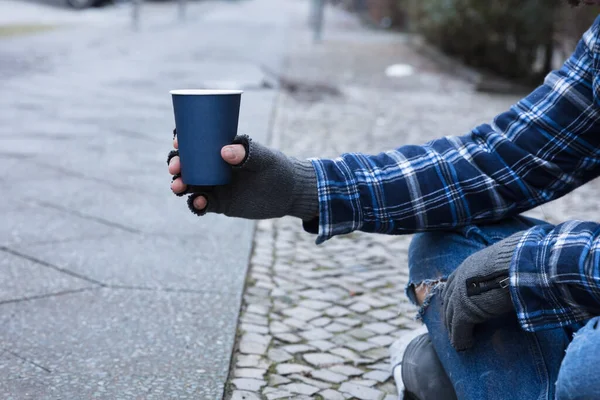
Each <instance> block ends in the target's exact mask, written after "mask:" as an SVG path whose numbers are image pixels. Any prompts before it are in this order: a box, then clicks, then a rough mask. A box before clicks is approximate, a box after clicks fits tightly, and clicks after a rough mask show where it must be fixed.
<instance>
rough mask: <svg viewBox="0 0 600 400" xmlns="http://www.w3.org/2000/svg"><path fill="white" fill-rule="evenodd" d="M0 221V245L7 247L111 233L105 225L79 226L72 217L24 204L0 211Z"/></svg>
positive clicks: (79, 221)
mask: <svg viewBox="0 0 600 400" xmlns="http://www.w3.org/2000/svg"><path fill="white" fill-rule="evenodd" d="M28 184H31V185H34V184H32V183H30V182H28ZM49 185H56V183H55V182H52V183H50V184H49ZM34 186H35V185H34ZM0 220H1V221H2V223H1V224H0V245H5V246H8V247H15V246H23V245H29V244H35V243H48V242H50V243H52V242H59V241H69V240H78V239H82V238H99V237H103V236H107V235H111V234H113V233H114V228H112V227H110V226H107V225H105V224H102V223H99V222H96V221H84V222H85V224H83V223H82V220H81V219H80V218H77V217H76V216H73V215H72V214H68V213H65V212H61V211H58V210H55V209H51V208H47V207H40V206H39V205H36V204H35V203H33V202H26V201H23V202H21V203H20V204H19V205H18V206H17V205H15V207H13V208H12V209H11V208H9V209H8V210H0ZM41 227H43V229H40V228H41Z"/></svg>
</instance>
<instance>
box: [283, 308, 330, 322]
mask: <svg viewBox="0 0 600 400" xmlns="http://www.w3.org/2000/svg"><path fill="white" fill-rule="evenodd" d="M283 313H284V314H285V315H287V316H289V317H293V318H295V319H299V320H301V321H310V320H311V319H315V318H317V317H320V316H321V313H320V312H318V311H315V310H311V309H310V308H305V307H294V308H288V309H287V310H284V311H283Z"/></svg>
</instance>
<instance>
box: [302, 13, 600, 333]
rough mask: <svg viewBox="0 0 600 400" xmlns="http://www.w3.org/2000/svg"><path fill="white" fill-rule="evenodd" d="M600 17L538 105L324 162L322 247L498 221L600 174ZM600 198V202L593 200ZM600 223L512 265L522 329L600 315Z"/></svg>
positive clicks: (521, 253)
mask: <svg viewBox="0 0 600 400" xmlns="http://www.w3.org/2000/svg"><path fill="white" fill-rule="evenodd" d="M599 31H600V17H599V18H598V19H597V20H596V21H595V22H594V24H593V25H592V27H591V28H590V29H589V30H588V31H587V32H586V33H585V34H584V36H583V38H582V39H581V40H580V42H579V43H578V45H577V48H576V50H575V52H574V53H573V54H572V56H571V57H570V58H569V59H568V60H567V61H566V62H565V63H564V65H563V66H562V67H561V68H560V69H559V70H557V71H553V72H551V73H550V74H548V76H547V77H546V79H545V80H544V83H543V84H542V85H541V86H539V87H538V88H536V89H535V90H534V91H533V92H532V93H531V94H529V95H528V96H527V97H525V98H523V99H522V100H520V101H519V102H518V103H517V104H515V105H513V106H512V107H511V108H510V110H508V111H506V112H504V113H502V114H500V115H498V116H497V117H496V118H494V120H493V122H491V123H489V124H483V125H480V126H478V127H476V128H475V129H473V130H472V131H471V132H469V133H468V134H467V135H465V136H457V137H443V138H440V139H437V140H434V141H432V142H429V143H427V144H425V145H421V146H413V145H407V146H403V147H400V148H398V149H396V150H393V151H387V152H384V153H380V154H377V155H365V154H357V153H351V154H343V155H342V156H341V157H339V158H336V159H313V160H312V162H313V166H314V167H315V169H316V172H317V180H318V193H319V209H320V210H319V218H318V219H315V220H314V221H311V222H307V223H305V225H304V227H305V229H306V230H307V231H309V232H312V233H318V237H317V243H322V242H324V241H325V240H327V239H329V238H331V237H333V236H335V235H340V234H346V233H349V232H352V231H354V230H360V231H365V232H377V233H384V234H406V233H414V232H420V231H431V230H444V229H452V228H457V227H461V226H465V225H469V224H483V223H486V222H491V221H497V220H500V219H502V218H506V217H509V216H512V215H516V214H519V213H521V212H524V211H526V210H529V209H532V208H534V207H536V206H538V205H540V204H543V203H546V202H548V201H551V200H553V199H556V198H559V197H561V196H563V195H565V194H566V193H568V192H570V191H572V190H573V189H575V188H576V187H578V186H580V185H582V184H584V183H586V182H588V181H590V180H591V179H593V178H596V177H597V176H599V175H600V119H599V118H600V97H599V96H600V73H599V71H598V67H599V65H598V62H599V57H600V47H599V45H600V44H599V34H600V32H599ZM590 201H600V199H590ZM599 266H600V224H598V223H596V222H583V221H569V222H565V223H563V224H560V225H557V226H552V225H547V226H536V227H534V228H531V229H530V230H529V231H527V232H526V234H525V235H524V236H523V237H522V239H521V240H520V243H519V244H518V246H517V248H516V250H515V253H514V255H513V258H512V261H511V267H510V290H511V294H512V298H513V302H514V305H515V308H516V310H517V316H518V318H519V321H520V323H521V326H522V327H523V329H525V330H527V331H535V330H540V329H550V328H556V327H560V326H566V325H570V324H573V323H575V322H581V321H584V320H586V319H588V318H590V317H591V316H593V315H598V314H599V311H600V268H599Z"/></svg>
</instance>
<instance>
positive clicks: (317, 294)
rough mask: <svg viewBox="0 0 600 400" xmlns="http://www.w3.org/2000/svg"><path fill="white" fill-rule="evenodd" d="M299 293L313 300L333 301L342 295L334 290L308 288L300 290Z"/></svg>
mask: <svg viewBox="0 0 600 400" xmlns="http://www.w3.org/2000/svg"><path fill="white" fill-rule="evenodd" d="M300 295H301V296H303V297H306V298H309V299H313V300H323V301H335V300H337V299H339V298H340V297H342V296H341V295H340V294H339V292H337V291H334V290H319V289H309V290H304V291H302V292H300Z"/></svg>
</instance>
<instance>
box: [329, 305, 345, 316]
mask: <svg viewBox="0 0 600 400" xmlns="http://www.w3.org/2000/svg"><path fill="white" fill-rule="evenodd" d="M325 314H326V315H329V316H330V317H343V316H344V315H348V314H350V311H348V309H346V308H344V307H340V306H333V307H331V308H328V309H327V310H325Z"/></svg>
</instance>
